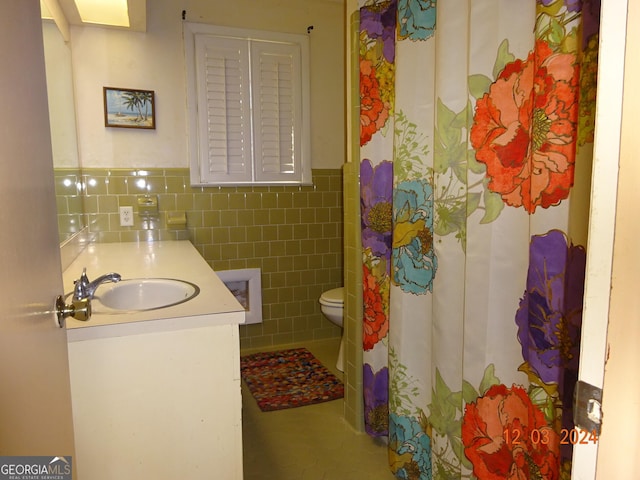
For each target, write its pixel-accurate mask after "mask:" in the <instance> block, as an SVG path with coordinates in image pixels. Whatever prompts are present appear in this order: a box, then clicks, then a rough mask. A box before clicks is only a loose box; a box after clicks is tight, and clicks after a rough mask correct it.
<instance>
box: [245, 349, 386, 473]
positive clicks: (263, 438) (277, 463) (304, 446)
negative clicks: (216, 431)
mask: <svg viewBox="0 0 640 480" xmlns="http://www.w3.org/2000/svg"><path fill="white" fill-rule="evenodd" d="M338 345H339V339H332V340H323V341H316V342H307V343H304V344H295V345H286V346H283V347H274V348H269V349H263V351H264V350H279V349H285V348H296V347H306V348H307V349H309V351H311V352H312V353H313V354H314V355H315V356H316V358H318V360H320V361H321V362H322V363H323V364H324V365H325V366H326V367H327V368H329V369H330V370H331V371H333V373H335V374H336V375H338V376H339V377H340V378H342V374H341V373H340V372H339V371H338V370H337V369H336V368H335V362H336V357H337V353H338ZM256 351H257V350H247V351H243V352H242V354H246V353H253V352H256ZM342 402H343V401H342V400H333V401H331V402H325V403H320V404H316V405H309V406H306V407H299V408H291V409H288V410H277V411H274V412H262V411H260V409H259V408H258V406H257V404H256V402H255V400H254V399H253V397H252V396H251V393H250V392H249V390H248V389H247V387H246V385H244V382H243V385H242V416H243V422H242V423H243V425H242V434H243V444H244V447H243V450H244V479H245V480H365V479H366V480H392V479H393V478H394V476H393V475H392V474H391V472H390V470H389V467H388V464H387V450H386V446H385V445H383V444H382V443H380V442H376V441H375V440H373V439H372V438H370V437H369V436H368V435H366V434H360V433H358V432H356V431H355V430H353V428H351V426H349V425H348V424H347V423H346V422H345V420H344V418H343V406H342Z"/></svg>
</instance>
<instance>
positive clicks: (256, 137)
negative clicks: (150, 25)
mask: <svg viewBox="0 0 640 480" xmlns="http://www.w3.org/2000/svg"><path fill="white" fill-rule="evenodd" d="M183 35H184V46H185V59H186V80H187V105H186V106H187V127H188V132H187V133H188V154H189V166H190V179H191V185H192V186H200V187H207V186H225V185H226V186H235V185H311V184H312V178H311V155H310V154H311V148H310V138H311V137H310V132H311V129H310V114H309V106H310V100H309V88H310V87H309V42H308V37H307V36H305V35H298V34H290V33H281V32H267V31H260V30H249V29H243V28H232V27H221V26H216V25H209V24H201V23H190V22H184V31H183ZM216 39H217V40H216ZM226 40H229V41H231V42H232V43H233V42H235V41H237V42H240V44H242V45H246V52H241V53H240V57H242V56H243V55H244V54H246V55H247V57H246V58H244V57H243V58H242V59H241V60H239V62H240V63H241V64H242V67H241V68H245V67H246V68H247V69H248V72H249V73H248V75H249V83H248V85H247V86H246V87H245V86H242V87H241V88H242V89H243V90H242V92H243V93H244V94H246V93H247V92H246V91H245V90H244V88H247V89H248V90H249V93H248V95H249V96H248V97H247V98H249V102H250V108H249V113H248V116H247V117H246V118H245V117H244V116H243V119H242V131H243V134H242V135H244V137H243V138H244V139H245V142H246V141H248V144H247V145H246V146H245V148H246V151H244V152H243V154H242V156H243V157H242V158H244V159H245V160H248V161H250V165H247V166H246V167H247V168H245V169H244V170H243V171H242V172H241V173H240V174H229V173H222V172H218V173H210V172H203V170H202V169H203V167H206V168H208V167H210V166H211V164H212V162H211V158H209V155H208V153H207V156H206V157H205V155H203V154H202V153H201V152H203V151H205V149H207V152H208V151H209V149H208V147H209V146H210V138H209V137H210V135H211V134H210V133H208V134H207V135H208V136H207V138H204V137H205V135H204V134H203V132H205V133H206V132H209V130H203V129H202V128H203V127H202V125H203V123H202V122H204V121H207V122H209V119H210V118H211V117H210V116H209V112H208V108H209V105H210V104H209V103H208V102H209V101H210V97H207V96H206V95H203V93H202V92H201V91H199V90H198V85H199V83H198V82H199V80H198V79H199V77H198V75H203V72H202V70H199V69H201V68H203V61H204V59H203V58H201V55H202V52H201V51H200V50H201V49H202V48H203V47H198V45H199V44H202V43H203V42H208V41H212V42H216V41H220V42H221V43H222V42H224V41H226ZM287 45H288V46H290V47H286V46H287ZM282 46H285V50H287V49H288V50H289V51H291V52H292V53H291V55H292V65H293V66H292V67H291V68H292V69H293V74H292V75H293V78H294V80H295V79H299V82H298V81H296V82H294V84H293V86H292V88H293V93H292V98H294V99H295V100H294V101H293V102H292V103H294V106H293V107H292V110H293V112H292V114H291V115H292V121H293V122H294V127H293V133H292V135H291V137H292V140H291V142H292V145H293V147H292V152H293V154H292V157H291V158H292V162H290V163H286V165H288V166H289V170H290V171H289V172H284V173H283V172H271V173H266V174H265V173H261V172H262V170H263V162H262V157H261V155H260V152H257V150H256V149H257V147H259V146H260V145H261V141H262V139H263V138H262V136H261V133H260V132H259V131H258V130H259V129H258V125H257V123H258V122H259V115H260V112H259V109H258V108H257V107H256V101H257V100H256V95H257V91H258V86H260V85H262V84H261V83H259V81H260V78H259V76H258V75H257V73H256V68H257V66H256V65H257V64H256V61H257V57H256V55H257V52H258V51H263V52H265V51H266V52H267V54H269V52H270V51H273V52H274V56H275V54H276V53H277V52H280V50H281V47H282ZM271 47H273V48H271ZM238 48H240V47H238ZM242 62H246V64H244V63H242ZM205 67H206V66H205ZM298 70H299V71H298ZM200 90H203V89H200ZM244 108H245V107H243V109H244ZM243 112H244V113H242V115H246V110H243ZM225 115H226V114H225ZM228 118H229V117H228V116H225V121H227V123H226V124H228ZM285 120H287V118H285ZM207 125H209V123H207ZM285 126H288V124H287V125H285ZM207 128H208V127H207ZM225 158H228V151H227V152H226V157H225ZM283 158H287V157H283ZM281 165H282V164H281ZM243 168H244V167H243Z"/></svg>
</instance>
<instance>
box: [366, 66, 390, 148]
mask: <svg viewBox="0 0 640 480" xmlns="http://www.w3.org/2000/svg"><path fill="white" fill-rule="evenodd" d="M388 118H389V105H388V104H387V103H386V102H384V101H383V100H382V98H381V96H380V84H379V82H378V79H377V78H376V67H375V66H374V65H373V63H372V62H371V61H370V60H361V61H360V145H361V146H362V145H365V144H366V143H367V142H369V140H371V137H373V134H374V133H376V132H377V131H378V130H380V129H381V128H382V127H384V124H385V123H386V122H387V119H388Z"/></svg>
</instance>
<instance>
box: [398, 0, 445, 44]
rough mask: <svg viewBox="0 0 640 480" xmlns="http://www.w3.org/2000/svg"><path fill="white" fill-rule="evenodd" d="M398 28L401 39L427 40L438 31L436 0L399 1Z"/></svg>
mask: <svg viewBox="0 0 640 480" xmlns="http://www.w3.org/2000/svg"><path fill="white" fill-rule="evenodd" d="M398 28H399V31H400V34H399V35H400V38H408V39H410V40H426V39H428V38H430V37H431V36H433V34H434V33H435V31H436V2H435V0H399V1H398Z"/></svg>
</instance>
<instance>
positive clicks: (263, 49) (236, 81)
mask: <svg viewBox="0 0 640 480" xmlns="http://www.w3.org/2000/svg"><path fill="white" fill-rule="evenodd" d="M185 53H186V56H187V84H188V87H187V97H188V109H189V112H188V117H189V149H190V157H191V158H190V160H191V163H190V166H191V184H192V185H198V186H208V185H211V186H214V185H244V184H263V185H271V184H309V183H311V168H310V159H309V151H310V149H309V108H308V105H309V101H308V73H307V72H308V60H307V55H308V44H307V37H306V36H302V35H292V34H276V33H272V32H256V31H247V30H238V29H231V28H225V27H214V26H211V25H203V24H185Z"/></svg>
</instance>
